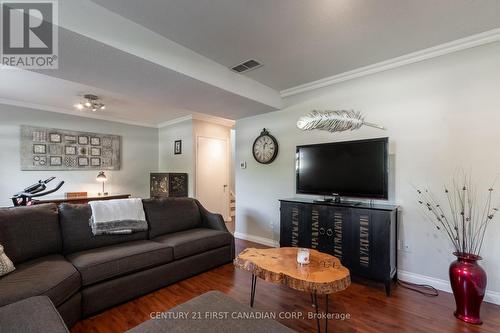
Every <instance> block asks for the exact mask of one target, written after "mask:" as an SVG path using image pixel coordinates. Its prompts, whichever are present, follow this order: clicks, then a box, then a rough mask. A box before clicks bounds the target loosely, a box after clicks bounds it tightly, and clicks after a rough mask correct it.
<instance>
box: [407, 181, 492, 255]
mask: <svg viewBox="0 0 500 333" xmlns="http://www.w3.org/2000/svg"><path fill="white" fill-rule="evenodd" d="M493 191H494V190H493V186H492V187H490V188H489V189H488V194H487V197H486V200H485V202H484V203H480V202H479V200H478V196H477V191H476V189H475V188H474V187H473V185H472V182H471V180H470V177H467V176H466V175H463V176H462V177H460V180H459V181H457V180H456V179H453V181H452V184H451V186H450V187H445V188H444V193H445V195H446V199H447V201H448V206H449V211H446V212H445V210H444V209H443V207H442V206H441V204H440V203H439V202H438V200H437V199H436V198H435V197H434V195H433V194H432V193H431V192H430V191H428V190H419V189H417V193H418V196H419V203H420V204H421V205H422V206H423V208H424V212H425V213H426V216H427V218H428V219H429V221H431V222H432V223H433V224H434V226H435V227H436V228H437V229H438V230H441V231H444V232H446V234H447V235H448V237H449V238H450V240H451V242H452V243H453V246H454V247H455V250H456V252H458V253H467V254H474V255H479V254H480V253H481V248H482V246H483V241H484V235H485V233H486V229H487V227H488V226H489V225H490V224H491V223H492V221H493V219H494V217H495V215H496V213H497V212H498V209H499V208H498V205H497V206H493V205H492V196H493Z"/></svg>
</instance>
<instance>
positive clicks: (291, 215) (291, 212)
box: [280, 202, 299, 247]
mask: <svg viewBox="0 0 500 333" xmlns="http://www.w3.org/2000/svg"><path fill="white" fill-rule="evenodd" d="M298 216H299V214H298V208H297V205H296V204H291V203H287V202H282V203H281V206H280V246H281V247H286V246H294V245H293V243H294V240H295V243H297V242H298ZM294 225H295V226H296V230H295V237H294ZM295 246H296V245H295Z"/></svg>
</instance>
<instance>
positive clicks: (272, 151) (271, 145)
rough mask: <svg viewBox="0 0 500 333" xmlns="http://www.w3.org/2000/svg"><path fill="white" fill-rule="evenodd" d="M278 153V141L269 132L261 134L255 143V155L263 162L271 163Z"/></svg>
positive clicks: (258, 160) (257, 159) (256, 158)
mask: <svg viewBox="0 0 500 333" xmlns="http://www.w3.org/2000/svg"><path fill="white" fill-rule="evenodd" d="M277 155H278V142H277V141H276V139H275V138H274V137H273V136H272V135H269V134H263V135H260V136H259V137H258V138H257V139H256V140H255V142H254V144H253V156H254V158H255V160H256V161H257V162H259V163H262V164H269V163H271V162H272V161H274V159H275V158H276V156H277Z"/></svg>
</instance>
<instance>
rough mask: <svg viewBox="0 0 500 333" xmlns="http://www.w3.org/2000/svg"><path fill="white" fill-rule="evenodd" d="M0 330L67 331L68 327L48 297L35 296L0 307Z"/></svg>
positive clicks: (14, 331)
mask: <svg viewBox="0 0 500 333" xmlns="http://www.w3.org/2000/svg"><path fill="white" fill-rule="evenodd" d="M0 332H9V333H26V332H29V333H47V332H50V333H67V332H68V328H67V327H66V325H65V324H64V322H63V320H62V318H61V316H60V315H59V313H58V312H57V310H56V309H55V308H54V304H52V302H51V301H50V299H49V298H48V297H46V296H37V297H30V298H28V299H23V300H22V301H19V302H16V303H13V304H9V305H6V306H4V307H1V308H0Z"/></svg>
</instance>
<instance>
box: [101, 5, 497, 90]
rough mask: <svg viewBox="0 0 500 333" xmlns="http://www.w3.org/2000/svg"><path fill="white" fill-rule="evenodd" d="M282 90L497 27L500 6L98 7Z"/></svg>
mask: <svg viewBox="0 0 500 333" xmlns="http://www.w3.org/2000/svg"><path fill="white" fill-rule="evenodd" d="M94 2H96V3H98V4H99V5H101V6H103V7H105V8H107V9H109V10H111V11H113V12H116V13H118V14H120V15H122V16H124V17H127V18H128V19H130V20H132V21H135V22H137V23H139V24H141V25H143V26H145V27H147V28H149V29H151V30H153V31H155V32H157V33H159V34H161V35H163V36H165V37H166V38H169V39H171V40H173V41H175V42H177V43H179V44H181V45H184V46H186V47H188V48H190V49H192V50H194V51H195V52H198V53H200V54H202V55H204V56H206V57H208V58H210V59H213V60H215V61H217V62H219V63H220V64H222V65H224V66H227V67H230V66H234V65H236V64H238V63H240V62H242V61H245V60H248V59H251V58H255V59H257V60H259V61H260V62H262V63H263V64H264V66H263V67H261V68H259V69H256V70H255V71H251V72H249V73H248V74H246V75H247V76H249V77H251V78H253V79H255V80H256V81H259V82H261V83H263V84H265V85H267V86H269V87H271V88H273V89H276V90H284V89H288V88H291V87H294V86H297V85H301V84H304V83H308V82H311V81H315V80H319V79H322V78H324V77H327V76H332V75H335V74H339V73H343V72H346V71H349V70H352V69H355V68H359V67H362V66H366V65H370V64H373V63H376V62H380V61H382V60H387V59H390V58H394V57H397V56H401V55H404V54H407V53H411V52H414V51H418V50H421V49H425V48H429V47H431V46H435V45H438V44H442V43H445V42H449V41H452V40H456V39H459V38H462V37H465V36H469V35H472V34H476V33H479V32H483V31H486V30H490V29H493V28H498V27H500V1H498V0H438V1H436V0H403V1H402V0H307V1H304V0H272V1H269V0H141V1H137V0H95V1H94Z"/></svg>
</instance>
